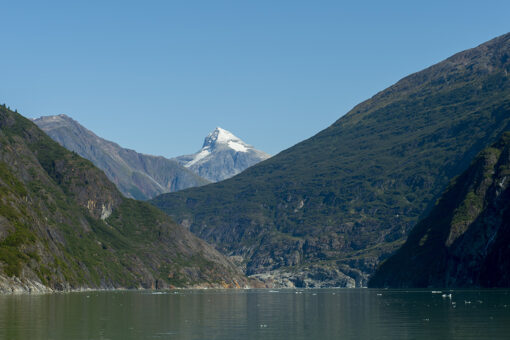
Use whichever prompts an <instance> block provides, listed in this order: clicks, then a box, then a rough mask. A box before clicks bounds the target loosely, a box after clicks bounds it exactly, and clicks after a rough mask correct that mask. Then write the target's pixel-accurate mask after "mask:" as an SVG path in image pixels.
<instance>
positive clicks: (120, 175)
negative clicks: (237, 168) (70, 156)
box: [33, 115, 209, 200]
mask: <svg viewBox="0 0 510 340" xmlns="http://www.w3.org/2000/svg"><path fill="white" fill-rule="evenodd" d="M33 122H34V123H35V124H37V125H38V126H39V127H40V128H41V129H42V130H43V131H44V132H46V133H47V134H48V135H49V136H50V137H51V138H52V139H53V140H55V141H57V142H58V143H59V144H61V145H62V146H64V147H65V148H67V149H68V150H71V151H74V152H76V153H77V154H79V155H80V156H82V157H84V158H86V159H88V160H90V161H92V162H93V163H94V164H95V165H96V166H97V167H99V168H100V169H102V170H103V171H104V172H105V174H106V175H107V176H108V178H109V179H110V180H111V181H112V182H114V183H115V184H116V185H117V188H118V189H119V190H120V191H121V192H122V193H123V194H124V195H125V196H126V197H131V198H135V199H139V200H147V199H150V198H153V197H155V196H157V195H159V194H163V193H167V192H173V191H178V190H182V189H186V188H189V187H196V186H201V185H204V184H207V183H209V181H207V180H205V179H204V178H201V177H200V176H198V175H196V174H195V173H194V172H193V171H190V170H188V169H186V168H185V167H183V166H181V165H180V164H179V163H178V162H177V161H175V160H173V159H167V158H164V157H161V156H151V155H146V154H141V153H138V152H136V151H134V150H130V149H125V148H122V147H121V146H119V145H118V144H116V143H113V142H110V141H108V140H105V139H103V138H100V137H98V136H97V135H96V134H94V133H93V132H92V131H90V130H88V129H86V128H85V127H83V126H82V125H80V124H79V123H78V122H77V121H75V120H74V119H72V118H70V117H68V116H66V115H58V116H45V117H41V118H37V119H33Z"/></svg>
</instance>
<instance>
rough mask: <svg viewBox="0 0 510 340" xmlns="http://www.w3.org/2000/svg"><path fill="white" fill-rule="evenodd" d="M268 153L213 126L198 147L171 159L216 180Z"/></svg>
mask: <svg viewBox="0 0 510 340" xmlns="http://www.w3.org/2000/svg"><path fill="white" fill-rule="evenodd" d="M269 157H270V155H268V154H267V153H265V152H263V151H260V150H257V149H255V148H254V147H253V146H251V145H248V144H246V143H245V142H244V141H242V140H241V139H240V138H239V137H236V136H235V135H234V134H233V133H231V132H230V131H227V130H225V129H222V128H221V127H217V128H216V129H215V130H214V131H212V132H211V133H210V134H209V135H208V136H207V137H206V138H205V140H204V144H203V146H202V149H200V151H198V152H197V153H194V154H192V155H186V156H179V157H176V158H175V159H176V160H177V161H178V162H179V163H180V164H181V165H183V166H184V167H186V168H188V169H190V170H193V171H194V172H195V173H196V174H198V175H199V176H201V177H203V178H205V179H207V180H209V181H211V182H218V181H222V180H224V179H227V178H230V177H232V176H235V175H237V174H239V173H240V172H242V171H244V170H245V169H247V168H249V167H250V166H253V165H255V164H257V163H259V162H261V161H263V160H266V159H268V158H269Z"/></svg>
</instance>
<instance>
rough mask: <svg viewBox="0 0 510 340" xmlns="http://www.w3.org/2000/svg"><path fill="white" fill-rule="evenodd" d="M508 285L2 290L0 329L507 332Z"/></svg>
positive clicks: (110, 333)
mask: <svg viewBox="0 0 510 340" xmlns="http://www.w3.org/2000/svg"><path fill="white" fill-rule="evenodd" d="M509 293H510V292H509V291H501V290H496V291H453V292H452V298H451V299H450V298H448V297H442V294H433V293H431V291H391V290H369V289H321V290H302V291H297V290H277V291H269V290H239V291H234V290H217V291H216V290H215V291H212V290H207V291H193V290H184V291H178V292H167V293H159V292H131V291H129V292H128V291H126V292H88V293H69V294H53V295H40V296H30V295H25V296H0V339H9V340H17V339H23V340H25V339H31V340H35V339H65V340H72V339H123V340H124V339H236V340H237V339H279V340H291V339H428V340H431V339H509V338H510V295H509Z"/></svg>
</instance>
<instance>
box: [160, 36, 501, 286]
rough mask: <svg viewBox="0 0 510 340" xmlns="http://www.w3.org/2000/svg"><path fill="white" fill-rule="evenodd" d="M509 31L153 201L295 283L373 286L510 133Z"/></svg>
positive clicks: (252, 270)
mask: <svg viewBox="0 0 510 340" xmlns="http://www.w3.org/2000/svg"><path fill="white" fill-rule="evenodd" d="M509 73H510V34H506V35H503V36H501V37H498V38H496V39H493V40H491V41H489V42H487V43H485V44H483V45H480V46H478V47H476V48H473V49H470V50H467V51H464V52H461V53H458V54H456V55H454V56H452V57H450V58H448V59H446V60H445V61H443V62H440V63H438V64H436V65H433V66H431V67H429V68H427V69H425V70H423V71H421V72H418V73H415V74H412V75H410V76H408V77H406V78H404V79H402V80H400V81H399V82H397V83H396V84H395V85H393V86H391V87H389V88H388V89H386V90H384V91H381V92H380V93H378V94H376V95H375V96H374V97H372V98H371V99H369V100H367V101H365V102H363V103H361V104H359V105H357V106H356V107H354V108H353V109H352V110H351V111H350V112H349V113H347V114H346V115H345V116H343V117H341V118H340V119H339V120H338V121H336V122H335V123H334V124H333V125H331V126H330V127H329V128H327V129H325V130H324V131H322V132H320V133H318V134H317V135H315V136H313V137H312V138H310V139H308V140H306V141H303V142H301V143H299V144H297V145H295V146H294V147H292V148H290V149H287V150H285V151H283V152H281V153H280V154H278V155H276V156H274V157H271V158H270V159H268V160H266V161H264V162H262V163H260V164H257V165H254V166H252V167H250V168H248V169H247V170H245V171H244V172H243V173H241V174H239V175H238V176H235V177H233V178H231V179H228V180H225V181H222V182H219V183H215V184H211V185H208V186H205V187H201V188H193V189H187V190H184V191H181V192H177V193H170V194H164V195H161V196H158V197H157V198H155V199H154V200H152V203H153V204H155V205H156V206H158V207H160V208H161V209H163V210H164V211H166V212H167V213H168V214H170V215H171V216H173V217H174V218H175V219H176V220H177V221H178V222H180V223H181V224H182V225H184V226H186V227H187V228H189V229H190V230H191V231H192V232H193V233H195V234H197V235H199V236H200V237H202V238H203V239H205V240H207V241H209V242H211V243H213V244H214V245H215V246H216V248H217V249H218V250H220V251H221V252H223V253H224V254H227V255H231V256H235V258H236V259H238V263H240V264H241V265H242V266H244V268H245V271H246V273H247V274H249V275H257V276H260V277H261V278H262V276H265V277H266V278H267V279H268V280H271V278H274V280H276V282H281V283H284V284H292V285H296V286H308V287H309V286H314V285H315V286H321V285H322V286H350V285H355V286H364V285H366V284H367V278H368V276H369V275H370V274H372V273H373V272H374V271H375V269H376V266H377V265H378V263H379V262H380V261H381V260H383V259H385V258H387V257H388V256H389V255H390V254H391V253H393V252H394V251H396V250H397V249H398V248H399V247H400V246H401V245H402V244H403V242H404V240H405V239H406V237H407V235H408V232H409V231H410V230H411V229H412V227H413V226H414V225H415V224H416V223H417V222H418V220H419V219H420V217H422V216H425V215H426V213H427V212H428V211H429V210H430V209H431V207H432V206H433V205H434V202H435V201H436V199H437V198H438V197H439V196H440V195H441V193H442V192H443V191H444V190H445V188H446V187H447V185H448V183H449V181H450V180H451V179H452V178H453V177H454V176H456V175H458V174H459V173H462V172H463V171H464V170H466V169H467V167H468V166H469V164H470V162H471V161H472V159H473V158H474V157H475V156H476V155H477V154H478V153H479V152H480V151H481V150H483V149H484V148H486V147H487V146H489V145H491V144H492V143H494V142H495V141H496V140H497V139H498V138H499V137H500V136H501V135H502V133H503V132H504V131H506V130H510V80H509Z"/></svg>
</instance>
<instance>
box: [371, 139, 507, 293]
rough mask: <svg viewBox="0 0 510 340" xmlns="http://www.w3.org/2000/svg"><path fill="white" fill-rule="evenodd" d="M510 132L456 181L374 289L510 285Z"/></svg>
mask: <svg viewBox="0 0 510 340" xmlns="http://www.w3.org/2000/svg"><path fill="white" fill-rule="evenodd" d="M509 180H510V133H508V132H507V133H505V134H504V135H503V136H502V138H501V139H500V140H499V141H498V142H497V143H495V144H494V145H492V146H491V147H490V148H487V149H485V150H484V151H482V152H481V153H480V154H479V155H478V156H477V157H476V158H475V160H474V161H473V163H472V164H471V166H470V167H469V168H468V169H467V170H466V171H465V172H464V173H463V174H462V175H460V176H459V177H457V178H456V179H454V180H453V181H452V183H451V184H450V186H449V188H448V189H447V190H446V192H445V193H444V194H443V195H442V197H441V199H440V200H439V201H438V202H437V204H436V205H435V206H434V208H433V209H432V211H431V212H430V214H429V215H428V216H427V217H425V218H424V219H423V220H421V221H420V223H418V224H417V226H416V227H415V228H414V229H413V231H412V232H411V234H410V235H409V238H408V239H407V241H406V243H405V244H404V245H403V246H402V248H400V249H399V250H398V251H397V253H396V254H395V255H393V256H392V257H390V258H389V259H388V260H386V261H385V262H384V263H382V265H381V266H380V268H379V269H378V271H377V272H376V273H375V275H374V276H373V277H372V278H371V280H370V286H374V287H399V288H400V287H406V288H407V287H438V288H458V287H509V286H510V262H509V261H508V259H509V258H510V247H509V245H510V185H509V183H510V181H509Z"/></svg>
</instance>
